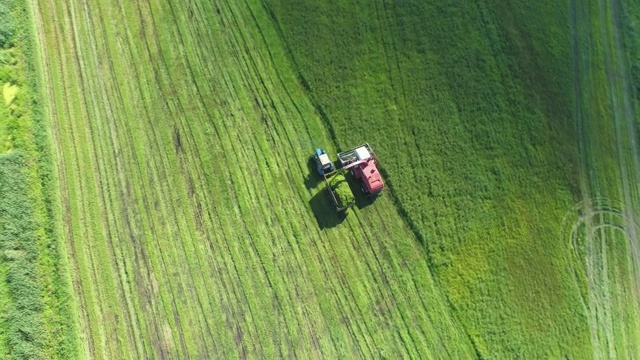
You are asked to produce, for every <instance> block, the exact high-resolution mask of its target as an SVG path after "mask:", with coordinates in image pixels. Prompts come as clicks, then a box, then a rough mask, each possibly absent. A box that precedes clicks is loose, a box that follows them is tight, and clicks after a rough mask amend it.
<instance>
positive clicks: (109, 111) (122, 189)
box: [85, 7, 144, 278]
mask: <svg viewBox="0 0 640 360" xmlns="http://www.w3.org/2000/svg"><path fill="white" fill-rule="evenodd" d="M85 9H86V8H85ZM94 9H95V8H94ZM98 9H99V7H98ZM94 11H95V10H94ZM97 17H98V19H101V17H102V15H101V13H99V12H98V15H97ZM90 18H91V15H89V14H87V19H90ZM88 21H91V20H88ZM92 24H93V23H92ZM93 27H94V28H95V25H94V26H93ZM95 38H96V37H95V35H94V39H95ZM96 43H97V41H96ZM102 46H103V47H104V49H105V51H107V52H108V51H109V50H108V45H107V44H106V43H104V42H103V43H102ZM94 50H95V48H94ZM94 59H95V57H94ZM106 65H108V66H109V67H113V64H112V63H111V62H109V63H107V64H106ZM102 94H103V95H102V101H101V102H97V101H96V103H99V104H102V105H103V106H105V107H104V110H105V112H104V114H105V115H104V116H106V117H107V118H110V119H114V117H115V116H117V115H115V114H117V111H118V110H117V109H116V108H114V107H113V106H112V105H111V103H110V101H109V98H108V97H107V96H106V95H105V94H106V93H105V92H104V90H103V92H102ZM96 108H97V107H96ZM97 117H98V118H99V117H100V115H98V116H97ZM109 131H110V136H109V138H110V139H111V140H110V141H111V148H112V149H114V150H115V152H114V158H115V160H116V166H117V167H118V168H122V165H121V163H120V164H119V161H120V160H119V159H120V156H119V154H118V152H121V151H122V149H120V148H119V147H118V145H116V144H117V142H116V141H117V140H115V138H116V137H115V128H114V127H113V125H112V126H111V129H110V130H109ZM101 132H104V130H101ZM94 138H95V137H94ZM105 153H106V154H108V152H105ZM103 158H104V157H103ZM120 172H122V171H120ZM120 176H121V175H120ZM108 178H114V177H108ZM115 178H116V179H117V178H118V177H117V176H116V177H115ZM120 181H122V179H121V180H120ZM118 188H119V190H118V191H117V193H118V195H117V196H118V198H119V199H121V200H122V201H123V203H125V204H126V201H127V200H126V199H127V198H128V196H129V195H127V194H128V193H130V191H131V190H130V186H127V185H125V186H119V187H118ZM126 208H127V206H126V207H125V209H126ZM125 211H126V210H125ZM125 225H126V229H124V228H122V229H120V230H118V233H122V231H126V232H127V233H128V235H126V236H128V238H135V234H134V232H133V229H132V228H131V225H130V223H129V222H128V221H126V222H125ZM141 256H144V255H141V254H140V253H139V251H138V252H137V253H136V259H137V258H139V257H141ZM140 276H141V275H140V273H138V275H137V277H138V278H140Z"/></svg>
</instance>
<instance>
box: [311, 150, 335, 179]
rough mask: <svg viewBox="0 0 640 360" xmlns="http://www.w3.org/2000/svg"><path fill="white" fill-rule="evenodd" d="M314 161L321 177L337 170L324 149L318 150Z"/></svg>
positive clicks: (314, 155)
mask: <svg viewBox="0 0 640 360" xmlns="http://www.w3.org/2000/svg"><path fill="white" fill-rule="evenodd" d="M313 159H314V160H315V162H316V168H317V169H318V174H319V175H320V176H322V175H324V174H328V173H330V172H332V171H334V170H335V167H334V166H333V162H331V160H330V159H329V155H327V152H326V151H324V150H323V149H316V152H315V154H313Z"/></svg>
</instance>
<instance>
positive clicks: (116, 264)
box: [69, 3, 140, 356]
mask: <svg viewBox="0 0 640 360" xmlns="http://www.w3.org/2000/svg"><path fill="white" fill-rule="evenodd" d="M70 5H71V6H70V8H69V18H70V19H71V20H72V24H73V29H74V30H73V35H74V36H73V37H74V39H75V41H76V49H77V51H76V52H75V55H76V61H77V63H78V64H79V71H78V77H79V79H80V82H81V83H84V82H85V77H84V75H83V72H84V71H85V70H84V69H85V66H84V65H83V63H82V62H81V60H80V59H81V58H83V56H82V50H81V46H80V42H79V41H78V36H77V33H78V30H77V26H76V23H77V22H76V21H75V18H76V17H77V16H76V14H77V12H74V11H73V8H74V7H73V3H71V4H70ZM84 10H85V14H87V12H86V11H87V9H86V7H84ZM87 19H88V22H89V24H91V20H90V17H88V16H87ZM94 58H95V57H94ZM83 98H84V101H85V102H84V109H91V108H94V109H96V108H97V106H96V104H89V103H88V102H89V101H90V99H91V98H90V97H88V96H85V97H83ZM85 117H86V113H85ZM86 128H87V131H88V132H89V137H90V138H91V140H92V141H91V142H89V143H88V146H89V150H90V153H91V154H95V153H96V150H95V149H96V148H95V147H94V146H95V144H96V142H95V136H94V135H93V133H94V132H95V129H93V125H92V123H91V122H88V125H87V127H86ZM97 146H100V145H99V143H98V145H97ZM92 163H93V166H94V167H95V168H96V169H97V170H98V171H97V175H98V176H94V182H95V183H96V185H97V188H98V189H100V192H99V193H100V194H99V199H100V202H99V208H100V209H102V211H101V213H102V217H103V219H104V221H103V225H105V226H104V227H103V229H102V231H101V232H102V233H104V234H105V240H106V242H107V244H108V245H109V250H110V253H111V254H112V267H113V268H115V269H116V271H117V272H118V274H121V273H122V272H123V266H124V263H123V262H122V260H121V256H120V255H118V253H117V252H116V250H115V249H116V247H115V246H114V245H113V241H112V238H113V236H114V235H115V234H113V233H112V232H111V230H110V226H113V225H112V224H110V221H109V219H110V217H109V216H107V214H106V211H105V204H106V200H105V195H104V189H105V186H104V185H102V183H101V180H100V179H101V178H104V179H109V177H108V176H107V175H106V173H105V172H104V168H103V166H102V164H101V162H98V161H95V157H93V161H92ZM119 278H120V281H119V282H117V286H118V290H119V291H118V292H117V294H116V295H118V299H119V301H120V302H121V303H124V304H126V309H127V310H128V311H126V312H124V314H123V315H124V317H125V321H126V322H127V323H129V326H128V327H125V329H123V330H124V332H125V334H126V335H128V336H127V338H128V343H131V344H135V343H136V342H135V340H134V337H140V336H139V335H135V334H136V332H137V331H138V328H139V326H138V325H136V324H137V322H136V323H134V322H133V321H134V316H132V314H135V312H134V311H132V309H133V305H132V303H131V302H130V298H129V299H128V297H127V295H126V294H127V292H126V291H125V287H124V286H123V285H124V279H122V278H121V277H120V276H119ZM132 332H133V333H132ZM123 345H124V344H120V346H119V348H122V346H123ZM134 350H135V351H136V354H139V351H140V349H139V347H135V349H134ZM135 356H140V355H135Z"/></svg>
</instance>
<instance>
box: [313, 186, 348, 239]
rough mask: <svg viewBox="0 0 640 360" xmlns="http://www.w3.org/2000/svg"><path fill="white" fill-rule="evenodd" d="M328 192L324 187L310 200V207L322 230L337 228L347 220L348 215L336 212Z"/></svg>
mask: <svg viewBox="0 0 640 360" xmlns="http://www.w3.org/2000/svg"><path fill="white" fill-rule="evenodd" d="M327 191H328V190H327V189H325V188H324V187H323V188H322V189H320V191H318V193H317V194H315V195H314V196H313V197H312V198H311V200H309V205H311V210H313V215H314V216H315V217H316V221H317V222H318V226H319V227H320V229H327V228H333V227H336V226H338V225H340V224H342V222H343V221H344V219H346V218H347V214H346V213H345V212H344V211H341V212H337V211H336V208H335V207H334V206H333V203H331V200H330V199H329V193H327Z"/></svg>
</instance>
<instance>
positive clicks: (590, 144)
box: [565, 0, 640, 357]
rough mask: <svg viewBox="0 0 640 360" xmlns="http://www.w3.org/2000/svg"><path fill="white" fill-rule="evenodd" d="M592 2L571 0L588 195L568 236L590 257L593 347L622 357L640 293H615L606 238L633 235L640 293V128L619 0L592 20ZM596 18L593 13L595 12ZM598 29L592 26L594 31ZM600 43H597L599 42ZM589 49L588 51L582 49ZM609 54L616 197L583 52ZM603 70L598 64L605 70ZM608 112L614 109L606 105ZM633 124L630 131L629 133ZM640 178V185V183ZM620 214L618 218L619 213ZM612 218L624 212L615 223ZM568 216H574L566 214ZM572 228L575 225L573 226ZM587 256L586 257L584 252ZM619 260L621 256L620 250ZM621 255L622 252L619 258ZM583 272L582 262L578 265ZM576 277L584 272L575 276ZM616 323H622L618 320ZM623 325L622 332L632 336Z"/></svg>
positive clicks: (588, 305)
mask: <svg viewBox="0 0 640 360" xmlns="http://www.w3.org/2000/svg"><path fill="white" fill-rule="evenodd" d="M587 6H588V5H582V4H580V3H579V2H577V1H573V0H572V1H569V10H570V19H571V30H572V34H573V40H572V41H573V68H574V93H575V104H576V106H575V110H574V114H575V117H576V121H577V133H578V140H579V151H580V155H581V156H580V159H581V175H582V176H581V181H580V185H581V192H582V193H583V196H584V199H583V201H582V202H581V203H580V204H578V205H577V208H578V209H579V210H580V211H581V214H580V215H579V217H578V219H577V220H575V222H574V223H573V224H572V226H571V227H570V229H571V230H570V231H569V230H567V231H568V232H569V235H568V236H569V239H570V244H571V246H572V248H573V249H574V251H575V252H576V255H575V256H576V258H577V261H579V262H583V263H584V264H585V265H584V266H585V270H584V271H585V274H584V276H586V278H587V280H588V283H587V289H586V290H587V294H583V297H586V298H583V301H584V305H583V306H584V308H585V312H586V313H587V314H588V315H589V323H590V331H591V339H592V347H593V353H594V356H596V357H616V356H618V355H620V353H618V351H622V350H623V349H625V348H627V349H628V348H629V347H636V348H637V347H638V343H637V342H638V339H637V334H636V340H635V344H633V343H626V344H625V345H624V346H622V347H621V348H617V347H616V340H615V338H616V334H615V328H620V327H621V325H620V323H619V322H621V321H631V322H633V323H635V324H636V325H637V324H638V303H637V300H629V299H617V300H612V298H616V295H615V293H613V289H612V287H613V286H619V284H618V282H617V280H614V285H611V284H610V281H611V276H610V275H609V274H608V272H607V271H608V266H609V265H608V264H607V257H608V256H609V255H608V251H607V246H611V244H613V243H614V242H615V241H616V239H617V237H618V236H616V235H615V234H616V231H619V230H620V229H621V230H622V231H623V232H624V236H623V237H624V239H625V242H628V244H629V246H630V249H631V254H630V255H629V256H631V257H630V259H628V260H630V262H629V266H630V270H631V271H632V273H631V274H630V275H631V279H632V280H631V283H630V284H628V286H629V288H630V289H632V291H633V292H634V293H635V294H636V296H635V299H637V294H638V284H639V282H640V275H639V274H640V273H639V271H640V265H639V264H640V263H639V261H640V256H639V253H638V252H639V249H638V244H637V241H638V231H639V230H638V225H637V224H636V223H635V220H634V219H636V218H638V214H637V211H638V210H637V209H636V204H637V197H638V191H637V189H634V188H633V187H632V185H631V184H630V180H631V181H634V182H635V183H636V184H639V182H638V181H639V179H640V175H639V174H640V170H639V169H640V166H639V165H638V155H637V154H638V147H637V144H636V139H635V137H634V134H635V131H634V130H633V129H634V124H633V118H634V115H635V114H634V113H633V109H632V108H631V105H630V100H629V90H630V89H629V86H628V84H627V83H626V81H627V80H626V79H627V75H626V69H625V64H624V60H623V57H622V56H623V55H622V50H621V45H620V39H619V35H618V32H619V24H618V21H617V16H618V11H619V9H618V3H617V2H614V3H610V4H609V3H605V2H602V1H599V2H598V3H597V4H595V6H597V9H594V10H595V11H596V12H595V14H594V15H593V16H594V17H595V18H597V19H598V20H597V21H598V26H594V27H591V28H589V27H588V25H589V24H588V23H589V21H590V19H589V18H587V17H586V16H587V14H588V9H587V8H586V7H587ZM591 21H594V20H593V19H591ZM589 29H592V31H591V32H590V31H588V30H589ZM592 41H595V42H597V43H601V44H603V46H602V49H601V50H600V51H602V52H603V54H600V53H599V52H597V51H594V50H593V49H591V48H588V46H589V45H591V42H592ZM592 46H593V45H592ZM583 51H587V55H585V54H584V53H583ZM599 55H602V59H603V66H604V69H606V71H604V80H602V81H605V82H606V84H597V85H598V86H603V85H604V88H605V89H606V94H605V96H606V100H605V101H606V105H604V106H606V108H607V111H608V110H610V111H611V113H610V114H611V116H612V120H613V129H614V137H615V139H614V142H615V152H616V154H615V158H616V163H615V167H616V170H617V171H619V172H620V173H619V174H617V175H618V176H617V178H618V179H617V181H619V183H617V184H616V187H617V191H619V195H618V194H608V195H609V196H616V197H618V196H619V197H620V199H622V200H620V202H619V203H617V204H616V202H614V201H612V200H609V199H607V198H606V197H604V196H601V195H600V194H601V192H603V191H604V192H605V194H606V192H607V191H608V190H613V189H601V186H602V183H603V180H601V179H600V178H601V177H602V176H603V174H599V173H597V172H596V164H597V163H596V157H597V156H598V155H599V152H600V151H602V150H600V149H598V148H595V147H594V146H596V145H594V143H595V142H596V141H595V140H594V139H593V138H592V136H594V135H593V134H591V133H590V131H589V130H590V126H591V127H593V125H592V124H591V123H592V122H595V121H598V119H596V118H593V116H597V114H596V115H592V114H590V113H589V108H588V107H587V104H588V103H589V100H590V96H591V94H590V93H589V90H588V89H589V87H590V86H591V87H593V86H594V83H596V82H597V81H599V79H598V78H596V77H595V76H596V75H594V72H595V71H596V70H594V69H592V68H591V67H590V66H592V65H590V64H589V63H586V61H585V60H584V59H583V57H584V56H590V57H593V58H595V59H599V58H598V56H599ZM598 71H599V70H598ZM604 116H609V113H606V114H605V115H604ZM623 129H625V130H626V136H625V135H623V133H624V131H623ZM636 186H637V185H636ZM634 199H635V200H634ZM612 217H613V218H612ZM612 219H617V220H616V221H614V223H613V224H611V223H610V222H611V221H612ZM565 222H567V220H565ZM566 228H567V229H569V227H568V226H567V227H566ZM583 256H584V259H582V257H583ZM614 261H617V260H616V258H614ZM620 261H621V260H620ZM576 271H577V272H578V274H577V275H576V277H577V278H579V277H580V273H579V270H576ZM576 281H577V280H576ZM616 301H617V302H618V303H621V304H623V303H624V304H626V306H631V308H632V309H634V310H633V311H634V312H635V319H630V318H629V317H627V318H626V319H622V318H619V317H615V318H614V312H615V311H618V310H616V309H615V306H616V305H615V303H614V302H616ZM614 323H615V325H614ZM628 335H631V334H626V333H625V332H624V331H623V337H625V338H627V339H628V338H629V336H628Z"/></svg>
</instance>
